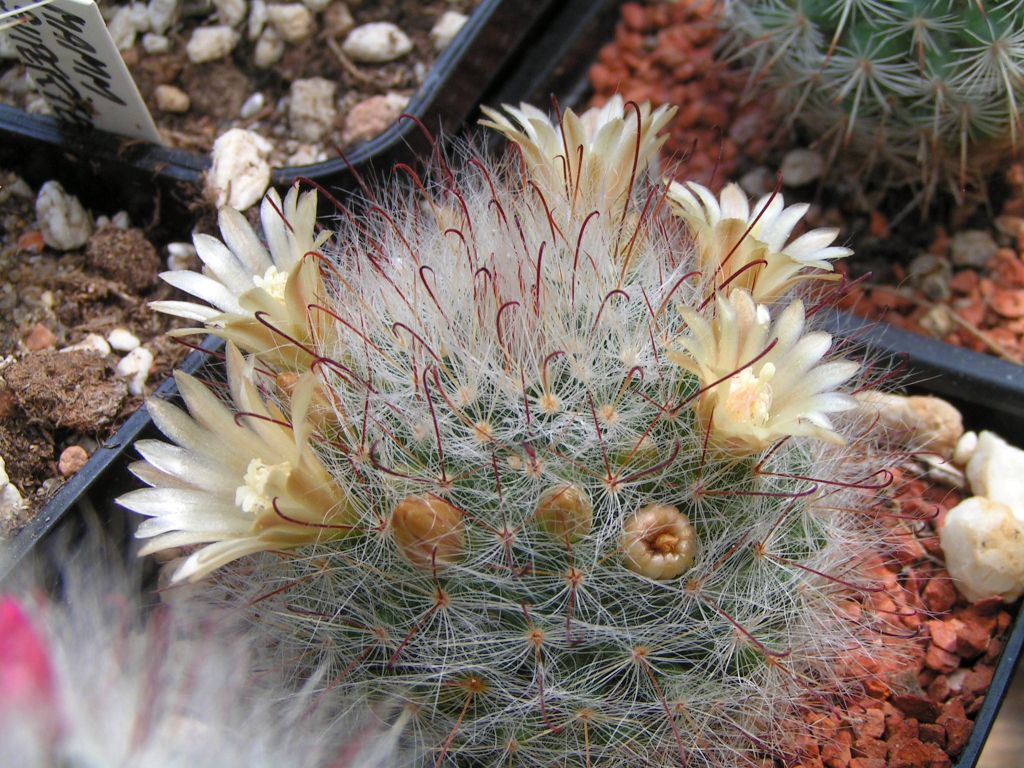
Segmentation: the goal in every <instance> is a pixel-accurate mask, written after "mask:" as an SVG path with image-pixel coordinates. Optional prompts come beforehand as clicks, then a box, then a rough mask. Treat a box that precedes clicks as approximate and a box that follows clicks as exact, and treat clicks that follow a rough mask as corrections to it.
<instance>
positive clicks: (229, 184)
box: [206, 128, 274, 211]
mask: <svg viewBox="0 0 1024 768" xmlns="http://www.w3.org/2000/svg"><path fill="white" fill-rule="evenodd" d="M273 148H274V147H273V145H272V144H271V143H270V142H269V141H268V140H267V139H265V138H263V137H262V136H260V135H259V134H258V133H254V132H253V131H246V130H242V129H241V128H232V129H231V130H230V131H228V132H227V133H225V134H223V135H221V136H219V137H218V138H217V140H216V141H215V142H214V143H213V163H212V165H211V167H210V170H209V172H208V173H207V177H206V188H207V191H208V192H209V193H210V194H211V196H212V197H213V199H214V204H215V205H217V206H218V207H219V206H222V205H230V206H231V207H232V208H234V209H235V210H238V211H244V210H246V209H247V208H250V207H252V206H253V205H254V204H255V203H257V202H259V200H260V199H262V197H263V193H264V192H266V191H267V187H269V186H270V163H269V162H268V158H269V157H270V153H271V152H272V151H273Z"/></svg>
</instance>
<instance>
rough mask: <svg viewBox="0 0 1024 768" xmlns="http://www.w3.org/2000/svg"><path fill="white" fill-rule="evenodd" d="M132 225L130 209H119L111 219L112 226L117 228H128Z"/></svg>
mask: <svg viewBox="0 0 1024 768" xmlns="http://www.w3.org/2000/svg"><path fill="white" fill-rule="evenodd" d="M131 225H132V220H131V217H130V216H128V211H118V212H117V213H115V214H114V215H113V217H112V218H111V219H110V226H112V227H116V228H117V229H128V228H129V227H130V226H131Z"/></svg>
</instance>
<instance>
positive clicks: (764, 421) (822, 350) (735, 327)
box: [667, 289, 859, 455]
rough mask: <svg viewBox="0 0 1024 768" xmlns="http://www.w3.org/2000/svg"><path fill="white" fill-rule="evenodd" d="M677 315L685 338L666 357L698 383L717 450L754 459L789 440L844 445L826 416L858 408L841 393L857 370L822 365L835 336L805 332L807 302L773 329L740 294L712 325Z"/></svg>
mask: <svg viewBox="0 0 1024 768" xmlns="http://www.w3.org/2000/svg"><path fill="white" fill-rule="evenodd" d="M679 313H680V314H681V315H682V317H683V320H684V321H685V322H686V332H684V333H682V334H681V335H680V336H679V337H678V338H676V339H675V340H674V341H673V343H672V345H671V348H670V349H669V350H668V352H667V356H668V359H669V360H671V361H672V362H674V363H676V364H678V365H680V366H682V367H683V368H686V369H687V370H689V371H691V372H692V373H694V374H696V375H697V377H698V379H699V380H700V386H701V389H702V393H701V394H700V395H699V397H698V398H697V406H696V407H697V413H698V415H699V417H700V419H701V422H702V424H703V425H704V427H705V428H706V429H710V435H709V437H710V440H709V442H710V444H711V445H712V446H713V447H715V448H716V449H718V450H719V451H721V452H724V453H730V454H735V455H748V454H751V453H756V452H757V451H760V450H762V449H764V448H767V447H768V446H770V445H772V444H773V443H774V442H776V441H777V440H779V439H781V438H783V437H786V436H788V435H803V436H807V437H813V438H817V439H819V440H825V441H827V442H832V443H842V442H843V438H842V437H841V436H840V435H839V434H838V433H837V432H836V431H835V428H834V426H833V424H832V422H831V420H830V419H829V417H828V415H827V414H829V413H834V412H838V411H845V410H847V409H850V408H853V407H855V406H856V401H855V400H854V399H853V398H852V397H851V396H850V395H847V394H845V393H842V392H838V391H835V388H836V387H838V386H839V385H841V384H843V383H844V382H846V381H847V380H849V379H850V378H851V377H852V376H853V375H854V374H855V373H856V372H857V370H858V369H859V365H858V364H857V363H855V362H852V361H849V360H843V359H839V360H831V361H826V362H822V358H824V357H825V355H826V354H827V353H828V351H829V349H830V348H831V346H832V337H831V336H829V334H827V333H823V332H821V331H816V332H812V333H807V334H805V333H804V305H803V302H801V301H799V300H795V301H793V302H792V303H791V304H790V305H789V306H788V307H786V309H785V310H783V311H782V313H781V314H780V315H779V317H778V319H777V320H776V322H775V323H774V325H773V324H772V321H771V317H770V315H769V313H768V309H767V308H766V307H765V306H764V305H758V304H755V302H754V300H753V299H752V298H751V296H750V294H749V293H747V292H746V291H745V290H742V289H737V290H734V291H732V292H730V293H728V294H721V293H720V294H718V295H717V296H716V301H715V306H714V318H713V319H712V320H707V319H706V318H705V317H704V316H703V315H702V314H700V313H698V312H696V311H694V310H692V309H689V308H685V307H682V308H680V309H679Z"/></svg>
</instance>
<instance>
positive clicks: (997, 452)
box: [965, 432, 1024, 524]
mask: <svg viewBox="0 0 1024 768" xmlns="http://www.w3.org/2000/svg"><path fill="white" fill-rule="evenodd" d="M965 474H966V475H967V480H968V481H969V482H970V484H971V492H972V493H973V494H974V495H976V496H985V497H986V498H989V499H991V500H992V501H997V502H999V503H1000V504H1005V505H1006V506H1008V507H1009V508H1010V509H1012V510H1013V514H1014V515H1015V516H1016V518H1017V519H1018V520H1019V521H1020V522H1021V523H1022V524H1024V451H1022V450H1020V448H1014V447H1013V446H1012V445H1010V444H1009V443H1007V442H1006V441H1005V440H1003V439H1002V438H1001V437H999V435H997V434H995V433H993V432H982V433H981V434H980V435H978V446H977V448H975V449H974V453H973V454H972V455H971V458H970V461H968V462H967V467H966V469H965Z"/></svg>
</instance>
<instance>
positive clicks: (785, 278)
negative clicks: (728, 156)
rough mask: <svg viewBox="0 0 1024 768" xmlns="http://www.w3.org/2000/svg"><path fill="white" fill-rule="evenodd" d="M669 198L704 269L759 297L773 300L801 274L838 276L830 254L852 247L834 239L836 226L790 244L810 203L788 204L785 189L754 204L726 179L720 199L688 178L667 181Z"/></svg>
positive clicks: (719, 282) (714, 279)
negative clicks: (689, 235) (783, 193)
mask: <svg viewBox="0 0 1024 768" xmlns="http://www.w3.org/2000/svg"><path fill="white" fill-rule="evenodd" d="M668 200H669V204H670V207H671V210H672V212H673V213H674V214H675V215H676V216H678V217H680V218H681V219H683V220H684V221H685V222H686V223H687V225H688V226H689V227H690V229H691V231H692V232H693V235H694V239H695V240H696V245H697V257H698V259H699V265H700V269H701V272H702V273H703V274H704V275H705V277H706V278H708V279H709V281H710V282H711V284H712V285H713V286H714V287H716V288H718V287H721V286H724V285H726V284H728V288H727V290H732V289H735V288H742V289H743V290H746V291H748V292H749V293H750V294H751V295H752V296H753V298H754V300H755V301H757V302H759V303H766V304H770V303H772V302H774V301H775V300H776V299H778V298H779V297H781V296H782V295H783V294H785V293H786V292H787V291H788V290H789V289H790V288H791V287H793V286H794V285H795V284H796V283H798V282H800V281H802V280H835V279H838V275H836V274H835V273H834V272H833V271H832V270H833V268H832V263H831V260H832V259H842V258H845V257H847V256H849V255H850V254H851V253H853V251H851V250H850V249H849V248H843V247H841V246H836V245H832V242H833V241H834V240H835V239H836V236H837V235H838V234H839V230H838V229H814V230H811V231H810V232H807V233H806V234H804V235H801V236H800V237H798V238H797V239H796V240H793V241H792V242H790V243H788V244H787V243H786V240H787V239H788V238H789V236H790V234H791V233H792V232H793V228H794V227H795V226H796V225H797V223H798V222H799V221H800V219H801V218H803V216H804V214H805V213H807V208H808V205H807V204H806V203H799V204H797V205H791V206H789V207H786V206H785V203H784V202H783V199H782V195H781V194H777V195H766V196H764V197H763V198H761V199H760V200H759V201H758V202H757V204H756V205H755V206H754V207H753V209H751V207H750V203H749V201H748V200H747V196H746V194H744V192H743V190H741V189H740V188H739V187H738V186H737V185H736V184H728V185H726V187H725V188H724V189H723V190H722V196H721V202H719V200H716V199H715V195H714V193H712V192H711V190H709V189H707V188H706V187H702V186H701V185H700V184H695V183H694V182H692V181H688V182H685V183H679V182H672V183H671V184H669V188H668ZM759 261H763V262H764V263H762V264H759V263H757V262H759Z"/></svg>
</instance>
